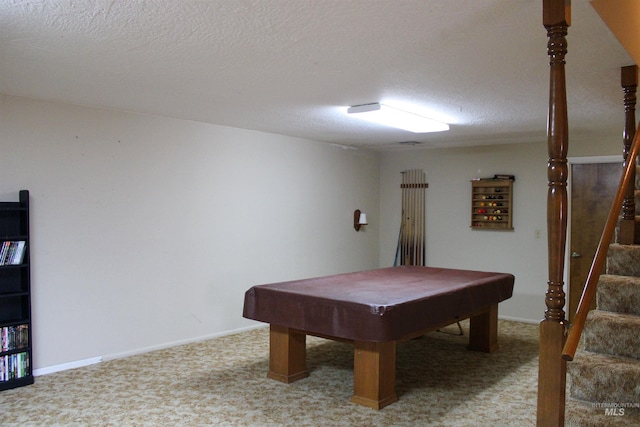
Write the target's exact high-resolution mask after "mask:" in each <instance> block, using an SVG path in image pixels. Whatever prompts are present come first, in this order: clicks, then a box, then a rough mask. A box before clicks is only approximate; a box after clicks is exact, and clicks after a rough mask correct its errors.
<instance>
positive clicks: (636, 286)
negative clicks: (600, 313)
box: [596, 274, 640, 315]
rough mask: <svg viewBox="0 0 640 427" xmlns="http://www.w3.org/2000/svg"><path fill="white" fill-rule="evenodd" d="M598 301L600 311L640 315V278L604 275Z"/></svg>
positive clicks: (599, 287) (600, 282)
mask: <svg viewBox="0 0 640 427" xmlns="http://www.w3.org/2000/svg"><path fill="white" fill-rule="evenodd" d="M596 299H597V306H598V310H604V311H615V312H617V313H627V314H636V315H640V277H631V276H616V275H610V274H603V275H601V276H600V280H599V281H598V291H597V296H596Z"/></svg>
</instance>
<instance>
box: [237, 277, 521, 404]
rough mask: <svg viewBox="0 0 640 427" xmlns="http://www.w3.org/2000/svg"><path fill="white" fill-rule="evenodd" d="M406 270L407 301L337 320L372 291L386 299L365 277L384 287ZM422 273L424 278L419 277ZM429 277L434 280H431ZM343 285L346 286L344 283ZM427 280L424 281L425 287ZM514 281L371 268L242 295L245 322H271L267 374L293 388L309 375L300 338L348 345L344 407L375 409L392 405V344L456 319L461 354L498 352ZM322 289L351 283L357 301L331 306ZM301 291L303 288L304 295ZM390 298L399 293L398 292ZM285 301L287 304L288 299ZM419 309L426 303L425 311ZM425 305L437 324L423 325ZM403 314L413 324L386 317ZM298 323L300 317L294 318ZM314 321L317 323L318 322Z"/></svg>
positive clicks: (349, 299)
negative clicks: (502, 305)
mask: <svg viewBox="0 0 640 427" xmlns="http://www.w3.org/2000/svg"><path fill="white" fill-rule="evenodd" d="M396 269H399V270H396ZM405 272H407V274H408V275H409V276H410V278H409V279H408V280H407V279H405V278H404V276H402V278H401V279H399V280H405V282H407V286H408V287H413V289H412V290H411V293H410V295H409V297H407V298H405V300H403V301H400V303H399V304H388V305H379V304H377V303H376V304H370V302H367V303H364V304H360V306H364V309H365V310H368V311H369V312H365V310H363V311H362V312H361V313H358V316H356V317H352V318H349V317H348V315H347V314H344V313H345V312H350V310H351V311H353V310H356V309H357V307H356V308H354V307H353V306H351V305H349V304H347V303H351V302H353V301H360V300H364V301H371V299H370V298H371V295H372V294H374V295H375V292H376V290H378V291H380V292H381V293H382V294H385V293H386V294H390V293H392V292H391V291H388V290H387V288H382V287H380V286H379V283H378V284H377V285H376V284H375V283H374V284H370V283H369V282H367V280H368V277H369V276H368V275H380V274H381V275H382V278H381V279H379V282H383V281H385V280H387V281H388V280H390V279H389V277H391V279H393V278H394V277H395V275H396V274H400V273H402V274H404V273H405ZM448 273H450V274H452V275H453V277H454V278H453V279H452V280H453V282H455V283H452V284H448V283H443V280H442V277H447V276H446V275H447V274H448ZM356 274H357V275H356ZM389 274H391V276H389ZM422 274H424V277H425V278H426V279H422V276H421V275H422ZM432 276H433V277H435V279H434V278H431V277H432ZM476 276H477V277H476ZM375 277H378V276H375ZM344 279H348V280H347V281H346V282H344ZM318 280H320V281H321V283H320V284H321V285H322V286H321V287H317V284H318V283H317V281H318ZM349 280H351V282H350V281H349ZM376 280H378V279H376ZM420 280H423V281H424V282H425V286H431V287H432V288H431V289H430V290H429V292H425V295H426V296H424V295H423V296H421V297H420V298H417V297H416V295H418V294H416V290H415V289H416V286H417V287H418V288H420V286H421V284H418V285H416V282H419V281H420ZM429 280H431V282H429V284H426V283H427V281H429ZM513 280H514V278H513V276H512V275H509V274H504V273H484V272H473V271H466V270H446V269H432V268H428V267H410V268H407V269H403V268H400V267H394V268H393V270H391V269H380V270H372V271H371V273H369V272H361V273H353V274H346V275H335V276H326V277H324V278H319V279H307V280H305V281H297V282H283V283H278V284H272V285H261V286H256V287H253V288H252V289H250V290H249V291H247V294H246V295H245V308H244V316H245V317H248V318H252V319H255V320H260V321H265V322H267V323H269V324H270V343H269V371H268V374H267V376H268V377H269V378H271V379H274V380H278V381H281V382H284V383H292V382H294V381H297V380H300V379H302V378H306V377H307V376H309V372H308V370H307V368H306V336H307V335H312V336H318V337H321V338H327V339H332V340H337V341H343V342H348V343H352V344H353V346H354V359H353V360H354V364H353V381H354V394H353V397H352V398H351V401H352V402H354V403H357V404H360V405H364V406H367V407H371V408H374V409H381V408H383V407H385V406H387V405H389V404H391V403H393V402H395V401H397V400H398V398H397V395H396V392H395V376H396V345H397V344H398V343H401V342H404V341H408V340H410V339H413V338H416V337H419V336H421V335H424V334H426V333H428V332H431V331H434V330H436V329H439V328H442V327H444V326H446V325H449V324H452V323H455V322H457V321H460V320H464V319H470V324H469V328H470V330H469V346H468V348H469V349H470V350H475V351H482V352H493V351H496V350H497V349H498V347H499V346H498V303H499V302H500V301H503V300H504V299H507V298H509V297H511V292H512V289H513ZM340 281H342V282H340ZM445 281H446V280H445ZM312 282H313V283H312ZM433 282H436V285H432V284H431V283H433ZM309 283H312V285H308V284H309ZM327 283H329V285H328V286H330V287H331V286H334V283H351V284H353V286H354V288H355V289H356V290H358V289H360V291H361V292H360V294H359V295H356V296H352V294H357V292H355V291H354V292H349V296H348V297H345V296H344V294H345V292H347V291H345V290H344V289H345V288H343V287H340V288H339V289H338V288H336V289H337V294H338V296H336V297H335V298H336V299H335V300H332V299H330V298H327V295H333V294H332V293H331V292H329V291H326V289H327V288H326V287H327ZM307 285H308V286H309V288H308V289H304V287H305V286H307ZM376 286H378V287H376ZM390 286H391V285H390ZM347 289H349V288H347ZM363 289H364V291H363ZM398 289H400V288H398ZM369 290H371V292H369ZM261 292H264V294H260V295H261V296H262V297H260V296H258V294H257V293H261ZM283 292H284V293H283ZM327 292H329V293H327ZM394 292H395V291H394ZM397 292H398V293H401V291H397ZM460 295H463V297H462V298H460ZM387 296H388V295H387ZM287 298H289V300H288V301H287ZM385 298H386V297H381V300H383V301H387V300H386V299H385ZM438 298H445V299H438ZM374 300H375V299H374ZM416 301H418V303H419V304H422V305H418V306H417V309H416V307H413V308H412V306H411V304H413V303H415V302H416ZM432 301H435V302H432ZM447 301H449V302H451V301H453V302H455V304H445V302H447ZM425 303H426V304H431V305H427V306H425V305H424V304H425ZM260 304H262V305H260ZM332 304H334V305H337V306H339V308H340V313H339V316H338V315H337V314H336V313H332V314H331V315H327V314H326V311H327V307H329V308H331V307H332ZM385 304H386V303H385ZM318 307H320V308H318ZM424 307H431V308H429V309H427V311H432V312H437V316H435V319H437V320H433V321H431V320H432V319H431V318H430V319H429V321H426V320H425V318H424V316H423V313H422V311H423V310H422V309H423V308H424ZM440 307H442V310H440ZM360 308H362V307H360ZM403 309H404V310H405V311H403ZM287 310H289V311H287ZM296 310H297V311H296ZM314 310H316V311H317V312H318V313H323V315H324V316H328V317H326V318H325V317H322V316H319V315H318V314H317V313H315V314H313V313H311V314H310V313H309V312H313V311H314ZM461 310H462V311H461ZM283 311H284V313H283ZM441 311H448V312H450V314H449V315H447V314H446V313H444V314H443V313H441ZM405 312H406V313H408V315H413V316H414V317H415V320H412V319H404V318H403V316H400V317H396V318H395V320H393V319H392V318H391V317H392V316H398V315H403V314H404V313H405ZM416 313H417V315H416ZM385 315H387V316H389V318H390V320H389V323H391V324H393V325H394V328H390V329H389V330H388V331H387V330H385V328H384V327H381V326H379V325H383V326H384V325H385V324H386V323H379V322H381V321H385V320H384V319H383V320H380V319H381V318H382V317H384V316H385ZM305 316H306V318H305ZM331 316H333V317H336V316H338V317H339V319H340V320H342V319H344V318H346V319H352V321H353V323H364V328H360V329H358V327H354V328H353V329H354V330H351V329H349V328H347V327H345V325H342V324H340V322H338V321H335V319H333V317H331ZM340 316H341V317H340ZM345 316H346V317H345ZM367 316H368V317H367ZM421 316H422V317H421ZM301 318H303V319H302V320H301ZM318 319H321V320H323V321H318ZM312 320H313V321H312ZM332 321H333V323H334V324H333V325H328V326H327V323H332ZM314 322H315V323H314ZM393 322H395V323H393ZM300 325H306V327H304V328H302V327H300ZM372 327H378V328H379V329H381V330H383V331H382V332H380V333H379V334H377V333H376V331H374V332H373V335H371V334H369V330H370V329H371V328H372ZM332 328H333V329H332ZM332 330H335V331H336V333H335V334H333V333H331V331H332ZM327 331H329V332H327ZM363 331H367V332H363ZM365 334H369V336H366V337H365V336H364V335H365Z"/></svg>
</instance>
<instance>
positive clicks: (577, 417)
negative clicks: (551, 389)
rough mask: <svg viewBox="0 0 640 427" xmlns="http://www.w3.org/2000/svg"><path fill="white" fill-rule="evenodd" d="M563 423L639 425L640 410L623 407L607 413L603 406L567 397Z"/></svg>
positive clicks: (587, 426)
mask: <svg viewBox="0 0 640 427" xmlns="http://www.w3.org/2000/svg"><path fill="white" fill-rule="evenodd" d="M602 403H611V402H602ZM601 406H602V405H601ZM564 425H565V427H603V426H607V427H608V426H614V427H615V426H640V410H639V409H635V408H624V411H622V410H621V409H615V410H609V413H607V410H606V409H605V408H604V407H599V406H597V405H595V404H594V403H593V402H583V401H580V400H576V399H567V403H566V409H565V424H564Z"/></svg>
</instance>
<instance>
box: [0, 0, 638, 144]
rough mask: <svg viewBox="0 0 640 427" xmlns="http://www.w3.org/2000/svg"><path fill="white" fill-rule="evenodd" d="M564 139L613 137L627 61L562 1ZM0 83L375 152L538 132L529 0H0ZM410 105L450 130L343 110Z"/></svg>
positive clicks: (536, 2)
mask: <svg viewBox="0 0 640 427" xmlns="http://www.w3.org/2000/svg"><path fill="white" fill-rule="evenodd" d="M572 3H573V4H572V6H573V11H572V26H571V28H569V36H568V43H569V53H568V55H567V86H568V99H569V104H570V109H569V117H570V126H571V127H570V132H571V136H572V137H576V136H578V137H579V135H581V134H583V133H586V132H594V131H595V132H601V131H611V130H612V129H615V130H616V131H619V132H620V133H621V132H622V131H621V129H622V123H623V118H624V112H623V107H622V92H621V89H620V67H621V66H625V65H631V64H632V63H633V62H632V61H631V60H630V57H629V56H628V54H627V53H626V52H625V51H624V50H623V49H622V47H621V46H620V45H619V43H618V42H617V40H616V39H615V37H614V36H613V35H612V34H611V33H610V32H609V30H608V29H607V27H606V25H605V24H604V23H603V22H602V21H601V20H600V18H599V17H598V16H597V14H596V13H595V11H594V10H593V9H592V8H591V6H590V5H589V4H588V2H587V1H586V0H582V1H577V0H573V2H572ZM0 43H1V44H0V92H2V93H7V94H13V95H20V96H27V97H32V98H39V99H47V100H60V101H64V102H70V103H74V104H80V105H86V106H94V107H100V108H112V109H119V110H126V111H136V112H142V113H148V114H157V115H163V116H169V117H176V118H183V119H191V120H197V121H203V122H208V123H215V124H221V125H227V126H234V127H240V128H246V129H255V130H260V131H266V132H273V133H279V134H285V135H291V136H298V137H305V138H310V139H315V140H319V141H326V142H331V143H336V144H342V145H352V146H370V147H373V148H378V149H391V148H393V147H394V146H397V145H396V144H397V143H398V142H400V141H409V140H410V141H418V142H421V143H424V146H461V145H477V144H494V143H511V142H526V141H532V140H540V139H543V140H544V138H545V135H546V120H547V106H548V84H549V71H548V56H547V52H546V44H547V37H546V30H545V29H544V27H543V26H542V0H456V1H443V0H181V1H175V0H146V1H145V0H135V1H131V0H111V1H106V0H102V1H100V0H56V1H54V0H40V1H36V0H0ZM377 101H381V102H387V103H389V104H391V105H393V104H398V103H400V104H402V103H410V104H415V105H417V106H419V107H420V108H422V109H423V110H425V111H432V112H433V113H434V114H436V115H437V116H438V117H441V118H443V119H445V120H446V121H448V122H449V123H451V130H450V131H449V132H444V133H436V134H413V133H410V132H405V131H401V130H392V129H388V128H384V127H379V126H375V125H371V124H367V123H366V122H361V121H359V120H356V119H354V118H351V117H347V116H346V115H345V113H344V111H345V107H346V106H348V105H355V104H363V103H370V102H377Z"/></svg>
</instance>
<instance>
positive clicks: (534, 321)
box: [498, 316, 540, 324]
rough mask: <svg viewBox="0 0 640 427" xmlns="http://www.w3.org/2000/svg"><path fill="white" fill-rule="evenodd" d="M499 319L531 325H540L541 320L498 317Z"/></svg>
mask: <svg viewBox="0 0 640 427" xmlns="http://www.w3.org/2000/svg"><path fill="white" fill-rule="evenodd" d="M498 319H504V320H511V321H513V322H522V323H531V324H538V323H540V320H531V319H522V318H520V317H511V316H498Z"/></svg>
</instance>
